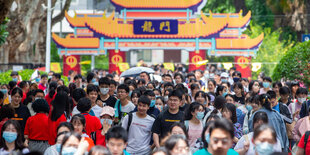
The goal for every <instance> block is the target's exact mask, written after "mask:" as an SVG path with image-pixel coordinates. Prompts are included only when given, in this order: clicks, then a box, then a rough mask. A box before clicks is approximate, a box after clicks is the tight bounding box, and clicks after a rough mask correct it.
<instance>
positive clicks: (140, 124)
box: [122, 112, 155, 154]
mask: <svg viewBox="0 0 310 155" xmlns="http://www.w3.org/2000/svg"><path fill="white" fill-rule="evenodd" d="M128 119H129V115H126V116H125V117H124V119H123V121H122V127H123V128H124V129H126V130H127V126H128ZM154 121H155V118H153V117H151V116H149V115H147V116H146V117H145V118H139V117H138V116H137V115H136V112H135V113H133V114H132V121H131V125H130V127H129V132H128V145H127V147H126V151H127V152H129V153H130V154H141V153H142V154H143V153H145V152H148V151H149V150H150V141H151V136H152V132H151V129H152V126H153V123H154Z"/></svg>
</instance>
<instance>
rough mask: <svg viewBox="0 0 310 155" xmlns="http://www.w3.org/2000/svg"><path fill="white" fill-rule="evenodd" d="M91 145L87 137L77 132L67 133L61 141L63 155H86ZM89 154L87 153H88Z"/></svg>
mask: <svg viewBox="0 0 310 155" xmlns="http://www.w3.org/2000/svg"><path fill="white" fill-rule="evenodd" d="M88 147H89V144H88V142H87V141H86V140H85V138H82V137H81V135H79V134H78V133H76V132H69V133H66V134H65V135H64V137H63V141H62V143H61V148H60V152H61V153H60V154H61V155H84V154H85V153H86V152H87V148H88ZM86 154H87V153H86Z"/></svg>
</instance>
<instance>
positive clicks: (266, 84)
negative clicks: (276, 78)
mask: <svg viewBox="0 0 310 155" xmlns="http://www.w3.org/2000/svg"><path fill="white" fill-rule="evenodd" d="M271 84H272V79H271V78H270V77H264V80H263V88H261V89H260V90H259V94H266V93H267V91H269V90H271Z"/></svg>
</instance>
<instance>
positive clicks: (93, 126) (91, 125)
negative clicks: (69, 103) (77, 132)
mask: <svg viewBox="0 0 310 155" xmlns="http://www.w3.org/2000/svg"><path fill="white" fill-rule="evenodd" d="M82 114H83V115H84V117H85V120H86V125H85V131H86V134H87V135H88V136H89V137H90V134H91V133H92V132H95V131H97V130H100V129H101V128H102V125H101V122H100V120H99V118H97V117H96V116H91V115H90V114H88V113H82Z"/></svg>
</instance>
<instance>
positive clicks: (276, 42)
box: [244, 22, 294, 77]
mask: <svg viewBox="0 0 310 155" xmlns="http://www.w3.org/2000/svg"><path fill="white" fill-rule="evenodd" d="M244 33H245V34H248V35H249V36H250V37H251V38H255V37H257V36H258V35H260V34H261V33H264V40H263V43H262V44H261V46H260V48H259V50H258V51H257V55H256V57H255V58H253V59H252V62H261V63H263V64H262V68H261V70H260V71H262V72H264V73H265V74H266V75H267V76H271V75H272V73H273V69H274V68H275V66H276V63H278V62H279V60H280V59H281V58H282V57H283V56H284V55H285V53H286V52H287V51H288V50H289V49H290V48H291V47H292V46H293V45H294V41H292V40H291V39H288V40H282V41H280V36H281V34H282V33H283V31H282V29H281V28H279V29H277V30H275V31H272V28H270V27H266V28H263V27H262V26H260V25H258V24H254V22H252V23H251V24H250V26H249V29H248V30H246V31H245V32H244ZM260 71H259V72H260ZM259 72H258V73H259ZM258 73H257V74H258ZM255 75H256V74H254V76H253V77H257V76H255Z"/></svg>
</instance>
